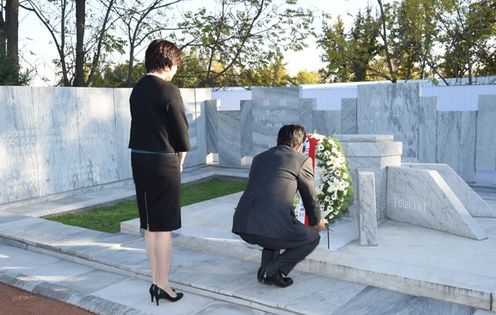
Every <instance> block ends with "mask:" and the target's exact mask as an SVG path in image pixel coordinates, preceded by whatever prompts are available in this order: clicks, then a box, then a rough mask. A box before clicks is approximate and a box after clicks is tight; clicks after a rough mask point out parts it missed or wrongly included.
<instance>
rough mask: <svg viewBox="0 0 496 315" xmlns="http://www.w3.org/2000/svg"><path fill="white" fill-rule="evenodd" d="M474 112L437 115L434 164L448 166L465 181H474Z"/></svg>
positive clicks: (440, 113) (439, 113)
mask: <svg viewBox="0 0 496 315" xmlns="http://www.w3.org/2000/svg"><path fill="white" fill-rule="evenodd" d="M475 129H476V112H438V113H437V145H436V147H437V155H436V163H447V164H449V165H450V166H451V167H452V168H453V169H454V170H455V171H456V172H457V173H458V174H459V175H460V176H461V177H462V178H463V179H464V180H465V181H467V182H473V181H474V180H475Z"/></svg>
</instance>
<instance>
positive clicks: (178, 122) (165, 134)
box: [129, 75, 191, 152]
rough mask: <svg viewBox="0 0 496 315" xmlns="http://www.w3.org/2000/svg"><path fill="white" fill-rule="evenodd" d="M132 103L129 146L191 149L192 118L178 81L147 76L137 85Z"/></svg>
mask: <svg viewBox="0 0 496 315" xmlns="http://www.w3.org/2000/svg"><path fill="white" fill-rule="evenodd" d="M129 103H130V105H131V106H130V108H131V135H130V137H129V148H131V149H139V150H147V151H153V152H184V151H189V149H190V147H191V145H190V143H189V137H188V127H189V126H188V120H187V119H186V114H185V112H184V106H183V99H182V98H181V93H180V92H179V89H178V88H177V87H176V86H175V85H174V84H172V83H170V82H168V81H165V80H162V79H161V78H158V77H156V76H153V75H146V76H144V77H143V78H142V79H141V80H140V81H139V82H138V83H137V84H136V86H135V87H134V88H133V91H132V92H131V96H130V97H129Z"/></svg>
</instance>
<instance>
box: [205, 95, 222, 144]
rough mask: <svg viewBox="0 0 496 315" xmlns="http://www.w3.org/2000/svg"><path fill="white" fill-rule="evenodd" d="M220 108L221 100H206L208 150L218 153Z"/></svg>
mask: <svg viewBox="0 0 496 315" xmlns="http://www.w3.org/2000/svg"><path fill="white" fill-rule="evenodd" d="M219 108H220V101H219V100H208V101H205V114H206V116H207V128H206V129H207V130H206V133H207V152H208V153H218V152H219V149H218V143H217V130H218V122H217V120H218V114H217V112H218V111H219Z"/></svg>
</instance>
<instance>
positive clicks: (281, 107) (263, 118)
mask: <svg viewBox="0 0 496 315" xmlns="http://www.w3.org/2000/svg"><path fill="white" fill-rule="evenodd" d="M252 115H253V116H252V117H253V124H252V129H251V130H253V132H252V137H253V138H252V140H253V150H252V155H253V156H254V155H256V154H258V153H260V152H262V151H265V150H267V149H268V148H270V147H273V146H274V145H275V142H276V138H277V133H278V132H279V129H280V128H281V127H282V126H283V125H284V124H290V123H298V122H299V121H300V101H299V89H298V88H254V89H253V91H252Z"/></svg>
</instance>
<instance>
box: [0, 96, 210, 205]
mask: <svg viewBox="0 0 496 315" xmlns="http://www.w3.org/2000/svg"><path fill="white" fill-rule="evenodd" d="M130 93H131V89H101V88H64V87H57V88H54V87H0V104H2V106H0V185H1V186H2V189H1V190H0V204H2V203H8V202H14V201H18V200H23V199H28V198H33V197H39V196H46V195H50V194H54V193H59V192H64V191H70V190H74V189H78V188H82V187H89V186H94V185H101V184H105V183H111V182H115V181H118V180H123V179H129V178H130V177H131V168H130V152H129V149H128V147H127V146H128V141H129V125H130V121H131V119H130V113H129V95H130ZM181 94H182V97H183V100H184V103H185V108H186V112H187V117H188V121H189V123H190V137H191V139H190V140H191V143H192V150H191V152H189V154H188V158H187V162H186V166H193V165H202V164H204V163H205V156H206V154H207V139H206V137H207V133H206V132H205V130H206V128H207V127H206V110H205V101H206V100H209V99H211V91H210V90H209V89H201V90H196V89H186V90H181Z"/></svg>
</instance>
